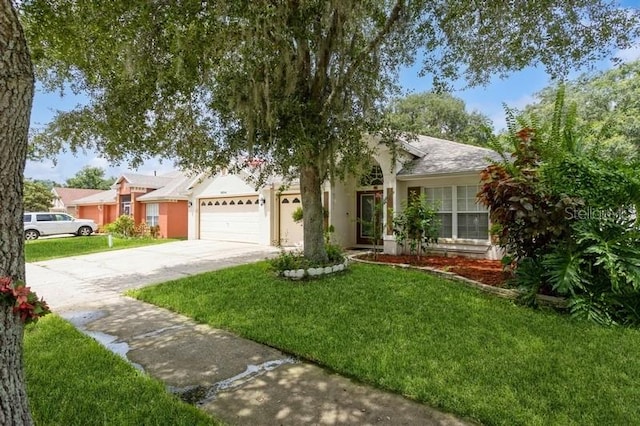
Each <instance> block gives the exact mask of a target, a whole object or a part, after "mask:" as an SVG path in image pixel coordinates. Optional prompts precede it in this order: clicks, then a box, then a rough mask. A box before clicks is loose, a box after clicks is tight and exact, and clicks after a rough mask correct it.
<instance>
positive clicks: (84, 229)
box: [78, 226, 93, 237]
mask: <svg viewBox="0 0 640 426" xmlns="http://www.w3.org/2000/svg"><path fill="white" fill-rule="evenodd" d="M92 232H93V229H91V228H90V227H88V226H83V227H81V228H80V229H78V235H80V236H81V237H88V236H89V235H91V233H92Z"/></svg>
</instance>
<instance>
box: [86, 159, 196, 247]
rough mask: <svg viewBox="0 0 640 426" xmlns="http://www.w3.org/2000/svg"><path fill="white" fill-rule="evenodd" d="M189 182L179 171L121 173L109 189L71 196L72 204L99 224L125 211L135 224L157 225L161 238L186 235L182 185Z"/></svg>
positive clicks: (186, 204) (185, 201)
mask: <svg viewBox="0 0 640 426" xmlns="http://www.w3.org/2000/svg"><path fill="white" fill-rule="evenodd" d="M190 182H191V179H190V178H189V177H188V176H187V175H185V174H183V173H182V172H171V173H168V174H164V175H160V176H154V175H152V176H149V175H142V174H137V173H124V174H123V175H121V176H120V177H119V178H118V179H117V180H116V182H115V183H114V184H113V186H112V189H110V190H107V191H102V192H100V193H98V194H94V195H91V196H88V197H85V198H81V199H78V200H75V201H74V204H75V205H76V206H77V209H78V217H82V218H84V219H93V220H94V221H95V222H96V223H97V224H98V226H100V227H104V225H106V224H108V223H111V222H113V221H115V220H116V219H117V218H118V217H119V216H121V215H125V214H126V215H130V216H131V217H133V219H134V221H135V223H136V225H138V224H141V223H146V224H147V225H149V226H156V225H158V226H159V227H160V236H161V237H163V238H186V237H187V233H188V230H187V226H188V225H187V222H188V218H187V211H188V196H187V194H186V189H187V187H188V186H189V184H190Z"/></svg>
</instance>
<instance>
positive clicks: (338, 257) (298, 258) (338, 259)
mask: <svg viewBox="0 0 640 426" xmlns="http://www.w3.org/2000/svg"><path fill="white" fill-rule="evenodd" d="M325 250H326V251H327V256H328V258H329V260H328V261H327V263H320V264H318V263H314V262H311V261H310V260H309V259H307V258H305V257H304V254H303V253H302V252H301V251H298V250H295V251H287V250H282V251H280V254H279V255H278V256H277V257H275V258H273V259H270V260H269V263H270V264H271V267H272V268H273V269H274V270H276V271H277V272H279V273H281V272H284V271H290V270H295V269H309V268H317V267H323V266H333V265H337V264H340V263H343V262H344V260H345V256H344V251H343V250H342V248H341V247H340V246H339V245H337V244H331V243H326V244H325Z"/></svg>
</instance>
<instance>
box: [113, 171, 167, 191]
mask: <svg viewBox="0 0 640 426" xmlns="http://www.w3.org/2000/svg"><path fill="white" fill-rule="evenodd" d="M174 178H175V175H174V174H173V173H170V174H168V175H162V176H150V175H141V174H138V173H129V172H127V173H123V174H122V175H121V176H120V178H119V179H118V181H117V182H120V181H121V180H122V179H125V180H126V181H127V182H129V185H131V186H138V187H142V188H150V189H157V188H162V187H163V186H165V185H167V184H168V183H169V182H171V181H172V180H173V179H174Z"/></svg>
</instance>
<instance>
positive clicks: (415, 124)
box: [387, 92, 493, 146]
mask: <svg viewBox="0 0 640 426" xmlns="http://www.w3.org/2000/svg"><path fill="white" fill-rule="evenodd" d="M387 115H388V117H387V118H388V124H389V127H390V128H393V129H397V130H400V131H404V132H411V133H415V134H419V135H427V136H433V137H435V138H442V139H449V140H452V141H456V142H462V143H466V144H470V145H480V146H486V145H487V144H488V143H489V141H490V140H491V139H492V138H493V127H492V126H493V124H492V123H491V119H490V118H489V117H487V116H486V115H484V114H482V113H481V112H479V111H470V112H469V111H467V108H466V105H465V103H464V101H463V100H462V99H460V98H456V97H455V96H453V95H452V94H450V93H447V92H442V93H435V92H425V93H413V94H410V95H407V96H405V97H403V98H400V99H396V100H394V101H393V102H392V104H391V108H390V109H389V112H388V113H387Z"/></svg>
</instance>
